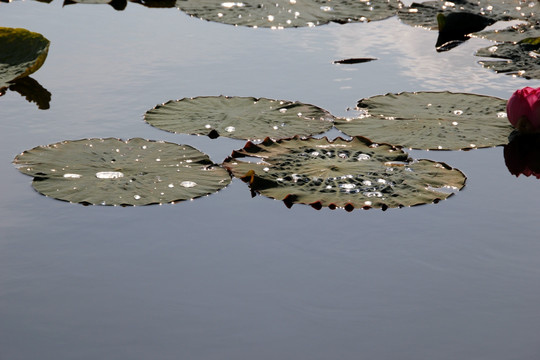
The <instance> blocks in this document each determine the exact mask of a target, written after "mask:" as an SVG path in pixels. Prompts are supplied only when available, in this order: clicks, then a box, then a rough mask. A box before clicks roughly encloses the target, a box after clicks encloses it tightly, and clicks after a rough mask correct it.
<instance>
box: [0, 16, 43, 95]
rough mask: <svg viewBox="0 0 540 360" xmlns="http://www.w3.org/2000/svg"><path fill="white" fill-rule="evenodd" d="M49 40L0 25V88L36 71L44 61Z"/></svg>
mask: <svg viewBox="0 0 540 360" xmlns="http://www.w3.org/2000/svg"><path fill="white" fill-rule="evenodd" d="M48 51H49V40H47V39H46V38H44V37H43V35H41V34H38V33H35V32H31V31H28V30H26V29H20V28H7V27H0V88H3V87H6V86H8V85H9V82H11V81H13V80H16V79H20V78H22V77H25V76H28V75H30V74H32V73H34V72H36V71H37V70H38V69H39V68H40V67H41V66H42V65H43V63H44V62H45V59H46V58H47V53H48Z"/></svg>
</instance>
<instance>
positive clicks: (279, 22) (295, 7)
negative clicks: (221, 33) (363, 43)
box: [176, 0, 402, 28]
mask: <svg viewBox="0 0 540 360" xmlns="http://www.w3.org/2000/svg"><path fill="white" fill-rule="evenodd" d="M176 6H177V7H178V8H179V9H180V10H182V11H184V12H185V13H187V14H189V15H191V16H195V17H198V18H201V19H204V20H208V21H214V22H219V23H224V24H230V25H240V26H250V27H264V28H290V27H304V26H317V25H324V24H328V23H329V22H336V23H341V24H344V23H348V22H359V21H375V20H382V19H386V18H389V17H392V16H394V15H395V14H396V12H397V10H398V9H399V8H401V7H402V3H401V2H400V1H398V0H370V1H351V0H332V1H329V0H259V1H257V2H250V1H246V2H224V1H222V0H177V2H176Z"/></svg>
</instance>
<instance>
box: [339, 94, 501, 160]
mask: <svg viewBox="0 0 540 360" xmlns="http://www.w3.org/2000/svg"><path fill="white" fill-rule="evenodd" d="M425 104H431V106H426V105H425ZM357 106H358V108H360V109H362V110H365V111H367V112H368V114H369V116H363V117H362V118H356V119H336V120H335V126H336V128H338V129H339V130H341V131H342V132H344V133H346V134H347V135H350V136H366V137H368V138H370V139H371V140H373V141H376V142H385V143H390V144H395V145H400V146H403V147H406V148H412V149H431V150H462V149H470V148H471V145H470V144H475V147H493V146H499V145H503V144H506V143H507V142H508V135H509V134H510V133H511V132H512V126H511V125H510V124H509V123H508V121H507V120H506V119H505V118H504V117H501V116H500V114H501V113H506V100H504V99H499V98H495V97H491V96H484V95H477V94H466V93H451V92H446V91H445V92H403V93H399V94H386V95H377V96H373V97H370V98H366V99H362V100H360V101H359V102H358V105H357ZM458 106H459V108H458ZM457 124H459V126H457Z"/></svg>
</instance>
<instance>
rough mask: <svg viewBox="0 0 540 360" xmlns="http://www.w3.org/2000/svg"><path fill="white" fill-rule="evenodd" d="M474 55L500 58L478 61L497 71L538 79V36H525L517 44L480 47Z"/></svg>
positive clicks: (539, 60) (539, 58) (539, 43)
mask: <svg viewBox="0 0 540 360" xmlns="http://www.w3.org/2000/svg"><path fill="white" fill-rule="evenodd" d="M476 56H481V57H492V58H499V59H501V60H499V61H489V60H483V61H479V63H480V64H481V65H482V66H484V67H485V68H488V69H491V70H493V71H496V72H498V73H505V74H507V75H515V76H520V77H523V78H525V79H540V37H536V38H527V39H524V40H521V41H520V42H518V43H517V44H513V43H502V44H498V45H493V46H489V47H486V48H482V49H480V50H478V51H477V52H476Z"/></svg>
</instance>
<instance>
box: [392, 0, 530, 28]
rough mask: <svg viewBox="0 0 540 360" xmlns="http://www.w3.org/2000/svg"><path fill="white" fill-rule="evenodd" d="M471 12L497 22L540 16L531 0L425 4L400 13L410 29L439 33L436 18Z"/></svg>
mask: <svg viewBox="0 0 540 360" xmlns="http://www.w3.org/2000/svg"><path fill="white" fill-rule="evenodd" d="M452 12H469V13H474V14H478V15H482V16H484V17H486V18H489V19H492V20H494V21H507V20H513V19H515V20H535V19H537V17H538V13H540V4H539V3H538V1H530V0H479V1H466V0H461V1H455V2H451V1H446V0H436V1H426V2H422V3H420V4H418V3H413V4H411V6H409V7H406V8H403V9H401V10H400V11H399V12H398V17H399V19H400V20H401V21H402V22H403V23H405V24H408V25H411V26H421V27H424V28H428V29H437V14H439V13H442V14H444V15H448V14H450V13H452Z"/></svg>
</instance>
